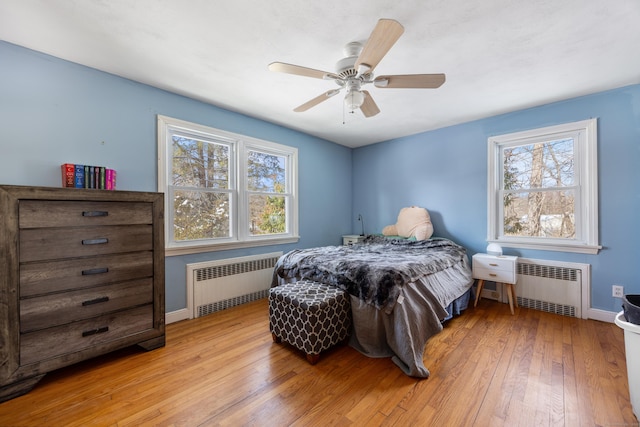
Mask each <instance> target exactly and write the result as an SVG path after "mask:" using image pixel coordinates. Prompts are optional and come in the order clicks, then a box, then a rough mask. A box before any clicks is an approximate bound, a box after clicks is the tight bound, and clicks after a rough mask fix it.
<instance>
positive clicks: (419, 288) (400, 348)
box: [273, 236, 473, 377]
mask: <svg viewBox="0 0 640 427" xmlns="http://www.w3.org/2000/svg"><path fill="white" fill-rule="evenodd" d="M300 279H308V280H314V281H318V282H323V283H327V284H331V285H334V286H337V287H339V288H341V289H344V290H345V291H347V292H348V293H349V294H350V295H351V302H352V311H353V318H354V333H353V334H352V337H351V340H350V345H351V346H352V347H354V348H356V349H357V350H359V351H361V352H362V353H364V354H366V355H368V356H371V357H392V358H393V360H394V362H395V363H396V364H397V365H398V366H400V368H402V369H403V371H404V372H405V373H406V374H407V375H410V376H415V377H428V376H429V371H428V370H427V368H426V367H425V366H424V363H423V360H422V359H423V353H424V347H425V344H426V342H427V340H428V339H429V338H430V337H431V336H433V335H434V334H436V333H438V332H439V331H440V330H442V323H441V322H442V321H443V320H444V319H445V318H446V317H447V316H448V312H447V307H448V306H449V305H450V304H451V303H453V302H454V301H457V300H459V299H462V300H463V301H462V304H461V306H462V308H465V307H466V303H467V302H468V297H469V293H468V291H469V289H470V287H471V285H472V284H473V279H472V277H471V270H470V268H469V262H468V258H467V254H466V251H465V249H464V248H463V247H461V246H460V245H457V244H456V243H454V242H451V241H450V240H447V239H440V238H434V239H429V240H423V241H408V240H400V239H398V240H390V239H386V238H383V237H380V236H367V237H366V238H365V241H364V243H363V244H360V245H353V246H326V247H319V248H311V249H302V250H293V251H291V252H288V253H287V254H285V255H283V256H282V257H281V258H280V259H279V260H278V262H277V264H276V267H275V269H274V281H273V286H276V285H277V284H279V283H282V282H291V281H296V280H300Z"/></svg>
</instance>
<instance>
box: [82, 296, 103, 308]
mask: <svg viewBox="0 0 640 427" xmlns="http://www.w3.org/2000/svg"><path fill="white" fill-rule="evenodd" d="M107 301H109V297H99V298H96V299H90V300H86V301H82V305H83V306H87V305H93V304H100V303H101V302H107Z"/></svg>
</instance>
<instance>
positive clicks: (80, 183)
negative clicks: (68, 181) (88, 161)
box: [74, 165, 85, 188]
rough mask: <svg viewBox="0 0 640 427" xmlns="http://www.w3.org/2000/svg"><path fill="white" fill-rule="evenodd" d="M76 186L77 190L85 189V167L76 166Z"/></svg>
mask: <svg viewBox="0 0 640 427" xmlns="http://www.w3.org/2000/svg"><path fill="white" fill-rule="evenodd" d="M74 169H75V171H74V172H75V174H74V178H75V180H74V184H75V187H76V188H84V178H85V176H84V165H75V168H74Z"/></svg>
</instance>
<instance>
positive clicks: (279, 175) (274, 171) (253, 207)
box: [247, 150, 287, 235]
mask: <svg viewBox="0 0 640 427" xmlns="http://www.w3.org/2000/svg"><path fill="white" fill-rule="evenodd" d="M285 164H286V159H285V157H284V156H278V155H273V154H269V153H264V152H260V151H255V150H250V151H248V153H247V187H248V188H247V190H248V191H249V221H250V226H249V230H250V233H251V235H265V234H278V233H284V232H285V231H286V229H287V222H286V220H287V216H286V195H285V194H284V193H285V192H286V169H285Z"/></svg>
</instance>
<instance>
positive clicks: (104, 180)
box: [61, 163, 116, 190]
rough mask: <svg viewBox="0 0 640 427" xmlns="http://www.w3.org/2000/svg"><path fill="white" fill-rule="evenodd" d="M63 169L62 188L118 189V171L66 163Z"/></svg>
mask: <svg viewBox="0 0 640 427" xmlns="http://www.w3.org/2000/svg"><path fill="white" fill-rule="evenodd" d="M61 169H62V186H63V187H69V188H95V189H98V190H115V189H116V171H115V170H113V169H109V168H106V167H104V166H87V165H76V164H73V163H65V164H63V165H62V166H61Z"/></svg>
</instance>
